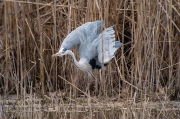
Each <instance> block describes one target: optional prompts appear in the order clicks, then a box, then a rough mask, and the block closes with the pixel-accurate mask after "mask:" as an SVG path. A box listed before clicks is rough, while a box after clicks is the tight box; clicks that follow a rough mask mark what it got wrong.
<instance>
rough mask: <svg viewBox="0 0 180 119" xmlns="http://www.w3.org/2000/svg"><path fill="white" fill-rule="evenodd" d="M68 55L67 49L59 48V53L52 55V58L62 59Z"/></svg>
mask: <svg viewBox="0 0 180 119" xmlns="http://www.w3.org/2000/svg"><path fill="white" fill-rule="evenodd" d="M68 53H69V50H68V49H67V48H61V49H60V50H59V52H57V53H56V54H54V55H52V57H55V56H60V57H62V56H63V55H67V54H68Z"/></svg>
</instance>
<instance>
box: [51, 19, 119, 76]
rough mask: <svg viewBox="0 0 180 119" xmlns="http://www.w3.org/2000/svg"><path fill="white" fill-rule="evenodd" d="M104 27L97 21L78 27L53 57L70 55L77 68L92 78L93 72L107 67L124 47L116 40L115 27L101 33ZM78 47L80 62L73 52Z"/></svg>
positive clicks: (101, 22) (102, 23)
mask: <svg viewBox="0 0 180 119" xmlns="http://www.w3.org/2000/svg"><path fill="white" fill-rule="evenodd" d="M103 26H104V22H103V21H101V20H96V21H93V22H87V23H85V24H83V25H81V26H79V27H77V28H76V29H75V30H73V31H72V32H71V33H70V34H69V35H67V37H66V38H65V39H64V41H63V43H62V44H61V47H60V50H59V51H58V52H57V53H56V54H54V55H52V56H53V57H54V56H60V57H61V56H64V55H70V56H71V60H72V63H73V64H74V65H75V66H76V68H78V69H80V70H81V71H83V72H87V73H88V75H90V76H92V75H93V74H92V70H94V69H101V68H102V64H104V66H107V64H108V62H109V61H110V60H111V59H112V58H113V57H114V56H115V55H116V53H117V50H118V48H119V47H120V46H121V45H122V43H121V42H120V41H116V40H115V31H114V29H113V27H114V26H111V27H109V28H106V29H105V30H103V31H102V32H101V33H99V30H100V29H101V28H102V27H103ZM76 45H78V48H79V49H78V52H79V54H80V60H79V61H77V60H76V58H75V55H74V53H73V52H72V51H71V49H72V48H73V47H74V46H76Z"/></svg>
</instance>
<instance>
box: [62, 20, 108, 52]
mask: <svg viewBox="0 0 180 119" xmlns="http://www.w3.org/2000/svg"><path fill="white" fill-rule="evenodd" d="M103 25H104V22H103V21H101V20H97V21H94V22H87V23H85V24H83V25H81V26H79V27H77V28H76V29H75V30H73V31H72V32H71V33H70V34H69V35H67V37H66V38H65V39H64V41H63V43H62V44H61V48H67V49H71V48H73V47H74V46H76V45H82V44H88V43H89V42H92V41H93V40H94V39H95V38H96V37H98V31H99V30H100V29H101V27H102V26H103Z"/></svg>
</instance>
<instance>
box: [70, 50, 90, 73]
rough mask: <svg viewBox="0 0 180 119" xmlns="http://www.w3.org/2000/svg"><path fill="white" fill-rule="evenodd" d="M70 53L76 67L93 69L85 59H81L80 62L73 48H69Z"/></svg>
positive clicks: (87, 69)
mask: <svg viewBox="0 0 180 119" xmlns="http://www.w3.org/2000/svg"><path fill="white" fill-rule="evenodd" d="M68 54H69V55H70V56H71V61H72V63H73V64H74V66H75V67H76V68H78V69H80V70H82V71H89V70H91V66H90V65H89V64H88V62H87V61H86V60H85V59H83V58H81V59H80V61H79V62H78V61H77V60H76V58H75V55H74V53H73V52H72V51H71V50H69V53H68Z"/></svg>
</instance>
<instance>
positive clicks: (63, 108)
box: [0, 96, 180, 119]
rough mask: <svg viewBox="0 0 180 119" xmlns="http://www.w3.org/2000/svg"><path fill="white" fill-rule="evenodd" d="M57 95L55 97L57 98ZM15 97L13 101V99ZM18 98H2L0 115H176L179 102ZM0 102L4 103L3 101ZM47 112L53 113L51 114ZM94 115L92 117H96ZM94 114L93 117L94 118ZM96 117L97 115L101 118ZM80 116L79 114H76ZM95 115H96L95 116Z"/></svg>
mask: <svg viewBox="0 0 180 119" xmlns="http://www.w3.org/2000/svg"><path fill="white" fill-rule="evenodd" d="M57 99H58V100H57ZM12 100H14V101H12ZM21 101H22V100H17V99H16V98H15V97H11V99H10V100H1V101H0V107H1V106H2V108H3V112H2V113H1V110H0V117H1V118H10V117H16V118H19V117H24V118H34V119H35V118H46V117H48V118H51V117H53V118H55V117H57V116H58V117H61V118H70V117H69V116H68V115H74V113H76V114H75V115H74V116H72V117H71V118H75V117H77V118H78V117H79V116H80V115H81V116H83V117H84V116H85V117H86V116H87V117H91V116H93V115H96V116H98V117H99V116H100V117H101V118H110V117H112V116H113V117H115V118H118V117H120V118H124V119H126V118H129V119H134V118H139V119H141V118H142V119H143V118H179V117H180V103H179V102H173V101H171V102H169V101H167V102H164V101H162V102H160V103H159V102H139V103H135V102H133V101H130V100H129V101H124V102H110V101H109V102H108V103H107V102H105V103H91V104H88V105H87V103H81V102H80V101H78V100H76V102H75V103H74V102H73V103H66V101H64V100H63V99H62V98H51V101H49V102H45V103H42V102H43V100H42V98H36V97H34V96H31V98H26V99H25V100H23V101H24V102H23V103H21ZM2 104H3V105H2ZM49 114H52V116H50V115H49ZM96 116H95V117H96ZM95 117H94V118H95ZM100 117H99V118H100ZM79 118H80V117H79ZM96 118H97V117H96Z"/></svg>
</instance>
